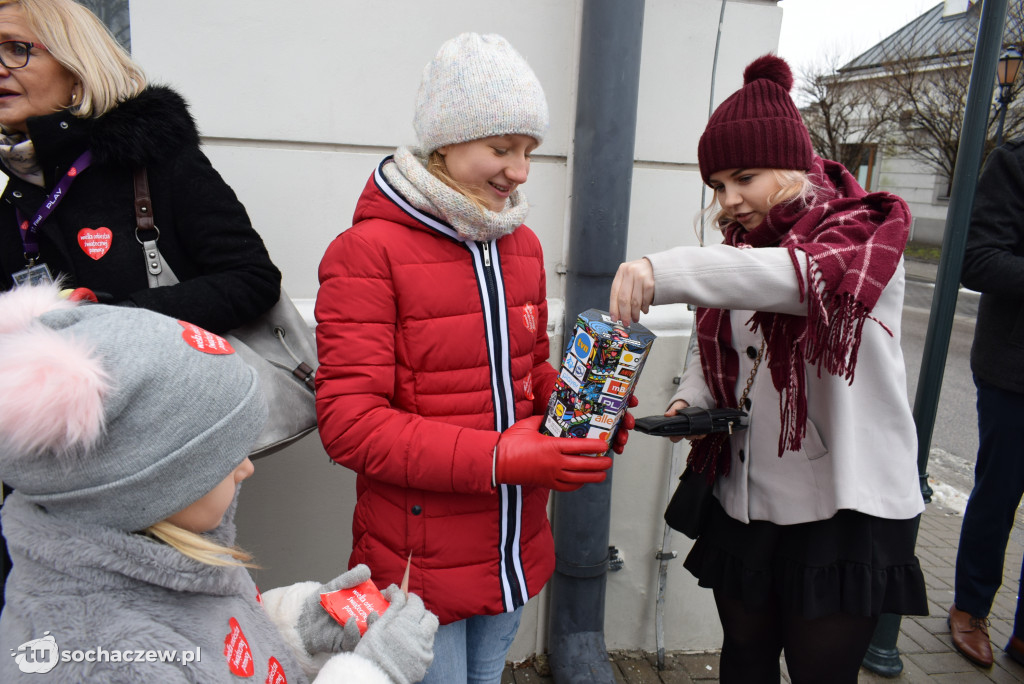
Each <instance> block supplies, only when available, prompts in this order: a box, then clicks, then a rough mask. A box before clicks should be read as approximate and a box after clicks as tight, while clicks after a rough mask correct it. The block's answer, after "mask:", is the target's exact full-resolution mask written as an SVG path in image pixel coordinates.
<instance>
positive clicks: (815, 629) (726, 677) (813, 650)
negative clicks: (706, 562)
mask: <svg viewBox="0 0 1024 684" xmlns="http://www.w3.org/2000/svg"><path fill="white" fill-rule="evenodd" d="M715 602H716V603H717V604H718V616H719V618H720V619H721V620H722V630H723V631H724V632H725V640H724V642H723V644H722V657H721V661H720V664H719V669H720V671H721V675H720V681H721V682H722V684H733V683H742V684H759V683H760V682H765V683H769V682H770V683H772V684H778V682H779V655H780V654H781V653H782V652H783V651H785V653H786V667H787V669H788V670H789V676H790V679H791V680H792V681H793V684H817V683H819V682H828V684H846V683H849V684H856V682H857V673H858V672H859V670H860V663H861V661H862V660H863V659H864V654H865V653H867V650H868V645H869V644H870V643H871V637H872V635H873V634H874V632H875V625H876V624H877V623H878V617H861V616H857V615H848V614H845V613H836V614H834V615H828V616H826V617H821V618H817V619H814V620H807V619H804V618H801V617H797V616H794V615H786V614H784V613H782V612H781V611H780V610H779V609H778V606H776V605H767V606H765V607H764V608H763V609H762V610H759V611H758V612H748V611H747V610H746V609H745V608H744V607H743V603H742V601H739V600H736V599H731V598H726V597H724V596H722V594H721V593H719V592H718V591H717V590H716V591H715Z"/></svg>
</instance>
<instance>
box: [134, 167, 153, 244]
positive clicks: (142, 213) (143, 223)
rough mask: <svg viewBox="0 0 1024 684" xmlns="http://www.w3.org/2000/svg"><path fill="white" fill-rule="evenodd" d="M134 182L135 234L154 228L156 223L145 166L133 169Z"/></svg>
mask: <svg viewBox="0 0 1024 684" xmlns="http://www.w3.org/2000/svg"><path fill="white" fill-rule="evenodd" d="M133 181H134V183H135V231H136V233H135V235H136V237H137V236H138V231H140V230H155V229H156V223H155V222H154V221H153V198H152V197H150V195H149V174H148V173H147V172H146V167H145V166H143V167H140V168H137V169H135V173H134V174H133Z"/></svg>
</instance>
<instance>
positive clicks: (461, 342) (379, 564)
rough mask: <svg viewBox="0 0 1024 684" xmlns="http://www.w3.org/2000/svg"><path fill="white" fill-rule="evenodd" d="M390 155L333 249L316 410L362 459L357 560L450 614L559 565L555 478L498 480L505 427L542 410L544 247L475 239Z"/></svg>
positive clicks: (515, 597) (336, 440) (529, 589)
mask: <svg viewBox="0 0 1024 684" xmlns="http://www.w3.org/2000/svg"><path fill="white" fill-rule="evenodd" d="M387 163H390V158H388V159H385V160H384V161H383V162H382V163H381V165H380V166H379V167H378V168H377V170H376V172H375V173H374V175H373V176H371V178H370V180H369V181H368V182H367V184H366V188H365V189H364V190H363V194H362V196H361V197H360V198H359V203H358V205H357V207H356V211H355V216H354V219H353V223H354V225H353V226H352V227H351V228H350V229H348V230H346V231H345V232H343V233H342V234H341V235H339V236H338V237H337V238H336V239H335V240H334V242H333V243H332V244H331V245H330V247H329V248H328V249H327V253H326V254H325V255H324V258H323V261H322V262H321V264H320V291H319V293H318V295H317V301H316V319H317V323H318V325H317V347H318V351H319V356H320V368H319V370H318V372H317V378H316V384H317V393H316V394H317V414H318V417H319V424H320V437H321V439H322V440H323V443H324V447H325V448H326V449H327V453H328V454H330V456H331V458H332V459H334V460H335V461H336V462H338V463H341V464H342V465H344V466H346V467H348V468H351V469H352V470H355V471H356V472H357V473H358V474H359V476H358V479H357V497H358V498H357V502H356V510H355V515H354V518H353V521H352V530H353V537H354V540H353V544H354V548H353V551H352V556H351V558H350V559H349V564H350V565H355V564H356V563H366V564H367V565H369V566H370V568H371V569H372V570H373V576H374V581H375V582H376V583H377V584H378V585H379V586H382V587H383V586H386V585H388V584H390V583H392V582H394V583H398V582H400V581H401V579H402V575H403V573H404V571H405V566H406V561H407V559H408V558H409V556H410V554H411V556H412V571H411V574H410V579H409V590H410V591H413V592H415V593H417V594H419V595H420V596H421V597H422V598H423V600H424V602H425V603H426V605H427V608H429V609H430V610H431V611H433V612H434V613H436V614H437V615H438V617H439V618H440V620H441V623H442V624H447V623H450V622H454V621H456V620H461V619H463V618H467V617H471V616H474V615H485V614H487V615H491V614H496V613H500V612H503V611H510V610H514V609H515V608H516V607H518V606H521V605H523V604H524V603H525V602H526V600H527V599H528V598H529V597H531V596H534V595H535V594H537V593H538V592H539V591H540V590H541V588H542V587H543V586H544V584H545V583H546V582H547V580H548V578H549V577H550V576H551V573H552V571H553V570H554V565H555V555H554V543H553V541H552V537H551V527H550V524H549V523H548V519H547V512H546V507H547V501H548V493H549V490H547V489H545V488H541V487H530V486H515V485H511V486H510V485H499V486H498V487H497V488H494V487H492V486H491V475H492V473H491V470H492V459H493V453H494V447H495V444H496V443H497V441H498V436H499V433H500V432H501V431H502V430H504V429H506V428H507V427H508V426H510V425H511V424H512V423H513V422H515V421H516V420H518V419H521V418H525V417H527V416H530V415H534V414H538V413H542V412H543V411H544V410H545V408H546V407H547V400H548V397H549V396H550V394H551V391H552V388H553V387H554V382H555V377H556V372H555V370H554V368H552V367H551V365H550V364H549V363H548V362H547V358H548V339H547V300H546V296H545V292H546V291H545V279H544V261H543V256H542V254H541V247H540V243H539V241H538V240H537V237H536V235H534V233H533V232H532V231H531V230H530V229H529V228H527V227H526V226H520V227H519V228H518V229H516V230H515V232H513V233H512V234H511V235H507V236H505V237H503V238H501V239H499V240H496V241H493V242H490V243H477V242H473V241H465V240H463V239H461V238H459V237H458V235H457V233H456V232H455V230H454V229H452V228H451V227H450V226H448V225H447V224H445V223H442V222H441V221H439V220H438V219H437V218H435V217H433V216H430V215H429V214H426V213H424V212H422V211H420V210H418V209H416V208H415V207H413V206H412V205H410V204H409V203H408V202H406V200H405V199H404V198H403V197H402V196H401V195H400V194H399V193H398V192H397V191H396V190H395V189H394V188H393V187H391V186H390V185H389V184H388V183H387V181H386V180H385V178H384V176H383V174H382V173H381V169H382V168H383V166H384V164H387Z"/></svg>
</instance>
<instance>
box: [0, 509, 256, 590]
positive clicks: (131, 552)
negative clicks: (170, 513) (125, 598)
mask: <svg viewBox="0 0 1024 684" xmlns="http://www.w3.org/2000/svg"><path fill="white" fill-rule="evenodd" d="M0 512H2V517H3V530H4V536H5V537H6V538H7V544H8V547H9V549H10V552H11V557H12V558H13V559H14V561H15V564H16V565H19V564H21V563H26V564H27V567H26V568H24V570H27V571H28V572H29V574H28V575H23V574H21V573H19V575H20V576H22V577H26V576H31V578H32V581H33V582H35V583H36V584H39V585H45V584H46V583H48V582H49V583H53V585H54V586H60V587H62V589H64V590H69V589H70V588H72V587H74V586H76V585H77V586H80V587H81V588H82V589H83V590H87V589H90V588H92V589H94V588H96V587H98V586H104V587H110V588H118V587H120V588H125V589H127V588H130V587H133V586H138V584H139V583H142V584H148V585H155V586H159V587H164V588H166V589H170V590H174V591H191V592H201V593H207V594H214V595H222V596H228V595H234V594H236V593H237V592H238V591H239V587H244V586H245V584H244V582H243V578H244V576H245V574H246V570H245V568H240V567H214V566H210V565H204V564H202V563H198V562H196V561H193V560H192V559H190V558H187V557H186V556H184V555H182V554H181V553H179V552H178V551H177V550H175V549H173V548H171V547H170V546H167V545H166V544H163V543H162V542H158V541H156V540H153V539H150V538H149V537H145V536H143V535H140V534H133V533H129V532H122V531H120V530H115V529H112V528H109V527H103V526H100V525H93V524H90V523H84V522H80V521H77V520H73V519H69V518H64V517H58V516H54V515H51V514H50V513H48V512H46V511H45V510H44V509H42V508H41V507H39V506H37V505H35V504H33V503H30V502H28V501H26V500H25V498H24V497H22V496H21V494H20V493H19V492H14V493H13V494H11V495H10V496H9V497H7V499H6V500H5V501H4V505H3V508H2V509H0ZM224 527H229V528H230V529H229V530H224V529H222V528H224ZM217 532H220V533H221V534H220V535H219V536H221V537H233V536H234V535H233V533H234V525H233V523H231V522H227V524H226V525H222V526H221V528H218V530H217ZM220 541H227V540H226V539H223V538H221V539H220ZM19 569H20V568H19Z"/></svg>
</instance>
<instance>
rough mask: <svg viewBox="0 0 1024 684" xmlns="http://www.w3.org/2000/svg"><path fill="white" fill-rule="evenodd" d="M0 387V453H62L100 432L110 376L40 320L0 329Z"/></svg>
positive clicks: (90, 440)
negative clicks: (24, 326) (20, 327)
mask: <svg viewBox="0 0 1024 684" xmlns="http://www.w3.org/2000/svg"><path fill="white" fill-rule="evenodd" d="M26 289H27V288H26ZM2 304H3V303H2V302H0V312H2V311H3V307H2ZM0 386H2V387H3V391H2V392H0V452H4V453H7V454H10V455H12V456H15V455H21V454H34V453H39V452H41V451H53V452H57V453H61V454H63V453H66V452H68V451H71V450H75V449H79V448H86V449H87V448H89V447H90V446H91V445H92V444H93V443H95V441H96V439H98V438H99V436H100V435H101V434H102V433H103V428H104V413H103V398H104V396H105V395H106V393H107V392H108V391H109V389H110V380H109V376H108V375H107V373H106V372H105V371H104V370H103V367H102V365H101V364H100V362H99V360H98V359H97V358H96V357H95V356H94V355H93V353H92V349H91V348H90V347H89V345H87V344H83V343H81V342H78V341H76V340H74V339H73V338H71V337H70V336H69V335H66V334H61V333H58V332H56V331H54V330H51V329H50V328H47V327H45V326H43V325H41V324H36V325H34V326H31V327H30V328H29V329H27V330H24V331H21V332H17V333H9V334H0Z"/></svg>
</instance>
